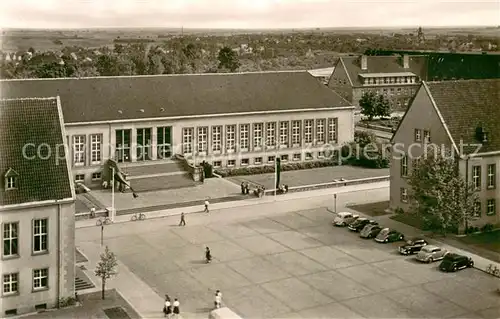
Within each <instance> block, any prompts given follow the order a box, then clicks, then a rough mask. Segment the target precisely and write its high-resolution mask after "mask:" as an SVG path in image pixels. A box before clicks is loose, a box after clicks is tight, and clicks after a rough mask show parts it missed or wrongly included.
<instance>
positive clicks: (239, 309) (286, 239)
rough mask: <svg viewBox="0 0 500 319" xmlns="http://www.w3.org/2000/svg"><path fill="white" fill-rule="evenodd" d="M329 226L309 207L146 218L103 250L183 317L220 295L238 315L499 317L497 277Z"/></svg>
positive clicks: (116, 234)
mask: <svg viewBox="0 0 500 319" xmlns="http://www.w3.org/2000/svg"><path fill="white" fill-rule="evenodd" d="M190 218H191V216H190ZM192 218H193V219H194V218H198V217H196V216H192ZM199 218H202V216H201V217H199ZM332 219H333V215H332V213H330V212H328V211H327V210H326V209H315V210H307V211H300V212H294V213H287V214H269V215H266V216H262V215H259V216H258V217H245V218H240V219H237V220H229V221H225V220H224V219H220V218H219V219H217V220H208V219H207V222H206V223H203V222H201V223H193V224H192V225H191V224H188V225H187V226H186V227H177V226H175V222H172V219H168V218H167V219H159V220H146V221H143V222H140V223H125V224H120V225H115V226H116V227H112V228H110V229H109V231H107V237H106V245H108V246H109V247H110V249H111V250H112V251H113V252H115V253H116V254H117V256H118V259H119V260H120V261H121V262H122V263H123V264H125V265H126V266H127V267H128V268H129V269H130V270H131V271H132V272H133V273H135V274H136V275H137V276H138V277H139V278H141V279H142V280H143V281H144V282H145V283H146V284H148V285H149V286H150V287H151V288H152V289H153V290H154V291H156V292H157V293H158V294H159V295H160V296H163V295H165V294H169V295H170V296H171V297H173V298H179V300H180V301H181V303H182V309H183V311H185V312H187V313H199V314H206V313H208V311H210V310H211V307H212V306H213V294H214V292H215V290H217V289H220V290H221V291H222V293H223V303H224V305H226V306H227V307H229V308H231V309H232V310H233V311H235V312H236V313H238V314H239V315H241V316H242V317H243V318H498V317H499V314H500V305H499V298H498V295H497V294H496V291H495V289H496V288H497V287H499V280H498V279H494V278H493V277H491V276H489V275H487V274H484V273H482V272H480V271H478V270H476V269H465V270H462V271H460V272H457V273H442V272H440V271H439V270H438V269H437V266H438V264H439V262H437V263H433V264H421V263H418V262H416V261H415V260H414V256H413V257H412V256H409V257H404V256H400V255H399V254H398V253H397V251H396V248H397V247H398V246H399V245H400V243H392V244H378V243H376V242H374V241H373V240H363V239H361V238H359V236H358V234H357V233H353V232H350V231H349V230H347V229H345V228H336V227H333V226H332V225H331V220H332ZM80 240H81V239H80ZM88 240H89V241H90V240H91V241H94V240H95V241H98V240H99V239H98V238H88ZM207 246H208V247H210V249H211V251H212V255H213V261H212V263H210V264H206V263H205V262H204V250H205V247H207Z"/></svg>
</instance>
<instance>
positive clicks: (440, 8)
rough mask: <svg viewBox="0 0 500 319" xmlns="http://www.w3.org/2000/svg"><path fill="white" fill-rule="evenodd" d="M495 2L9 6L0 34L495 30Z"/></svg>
mask: <svg viewBox="0 0 500 319" xmlns="http://www.w3.org/2000/svg"><path fill="white" fill-rule="evenodd" d="M498 12H500V1H499V0H483V1H443V0H413V1H409V0H401V1H395V0H385V1H371V0H365V1H357V0H100V1H97V0H42V1H36V0H16V1H8V2H5V3H3V4H2V10H1V11H0V23H1V25H0V26H1V27H2V28H41V29H59V28H61V29H67V28H112V27H114V28H140V27H144V28H181V27H184V28H187V29H189V28H196V29H282V28H286V29H291V28H296V29H300V28H328V27H330V28H334V27H344V28H348V27H381V28H384V27H385V28H390V27H418V26H423V27H424V26H434V27H446V26H497V25H498V18H499V13H498Z"/></svg>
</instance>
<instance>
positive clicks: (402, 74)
mask: <svg viewBox="0 0 500 319" xmlns="http://www.w3.org/2000/svg"><path fill="white" fill-rule="evenodd" d="M426 59H427V58H426V57H425V56H408V55H404V56H366V55H361V56H348V57H340V58H339V60H338V61H337V63H336V65H335V68H334V71H333V73H332V75H331V77H330V80H329V82H328V87H329V88H331V89H332V90H334V91H336V92H337V93H339V94H340V95H341V96H342V97H343V98H345V99H347V100H348V101H350V102H351V103H352V104H353V105H359V100H360V99H361V97H362V96H363V94H364V93H367V92H375V93H377V94H379V95H384V96H385V97H386V98H387V99H388V100H389V101H390V102H391V105H392V108H393V109H394V110H396V111H404V110H406V108H407V106H408V105H409V103H410V100H411V98H412V97H413V96H414V95H415V92H416V90H417V89H418V87H419V85H420V82H421V81H422V80H423V79H425V72H426V67H427V66H426Z"/></svg>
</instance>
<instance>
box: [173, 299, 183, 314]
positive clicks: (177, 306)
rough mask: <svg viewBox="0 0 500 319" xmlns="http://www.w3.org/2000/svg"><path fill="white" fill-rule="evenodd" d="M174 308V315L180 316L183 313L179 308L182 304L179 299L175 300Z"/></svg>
mask: <svg viewBox="0 0 500 319" xmlns="http://www.w3.org/2000/svg"><path fill="white" fill-rule="evenodd" d="M173 306H174V315H175V316H178V315H179V314H180V313H181V310H180V308H179V307H180V306H181V304H180V302H179V300H177V298H175V299H174V304H173Z"/></svg>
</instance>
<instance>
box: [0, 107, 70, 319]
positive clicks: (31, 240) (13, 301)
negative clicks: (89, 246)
mask: <svg viewBox="0 0 500 319" xmlns="http://www.w3.org/2000/svg"><path fill="white" fill-rule="evenodd" d="M0 127H1V129H0V174H2V176H1V178H0V218H1V220H0V223H1V227H2V251H1V258H2V260H1V266H0V272H1V275H2V287H3V288H2V295H1V298H0V310H1V313H2V317H4V316H9V315H17V314H22V313H27V312H34V311H37V310H42V309H48V308H52V307H56V306H57V305H58V303H59V300H60V299H61V298H67V297H73V296H74V292H75V287H74V286H75V268H74V267H75V242H74V241H75V217H74V216H75V209H74V201H75V195H74V189H73V183H72V181H71V178H70V176H71V173H70V170H69V165H68V158H67V156H66V154H65V151H64V136H65V132H64V126H63V122H62V112H61V108H60V105H59V103H58V100H57V99H56V98H43V99H13V100H0ZM27 146H28V147H27ZM61 146H62V147H61Z"/></svg>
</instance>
